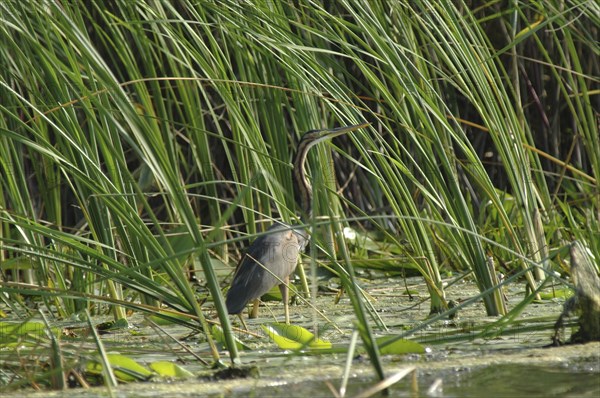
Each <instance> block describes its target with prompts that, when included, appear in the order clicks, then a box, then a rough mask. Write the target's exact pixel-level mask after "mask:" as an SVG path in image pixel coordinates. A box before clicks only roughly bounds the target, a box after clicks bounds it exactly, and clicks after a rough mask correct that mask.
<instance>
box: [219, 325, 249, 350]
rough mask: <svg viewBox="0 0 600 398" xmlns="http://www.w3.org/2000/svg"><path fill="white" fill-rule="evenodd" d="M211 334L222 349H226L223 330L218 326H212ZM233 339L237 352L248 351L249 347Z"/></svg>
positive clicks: (235, 338)
mask: <svg viewBox="0 0 600 398" xmlns="http://www.w3.org/2000/svg"><path fill="white" fill-rule="evenodd" d="M211 332H212V335H213V337H214V338H215V340H216V341H217V342H218V343H219V344H221V345H222V346H223V347H227V344H226V342H225V335H224V334H223V329H222V328H221V327H220V326H219V325H213V327H212V329H211ZM233 339H234V341H235V344H236V346H237V348H238V350H250V347H248V346H247V345H246V344H244V343H242V342H241V341H240V340H238V338H237V337H234V338H233Z"/></svg>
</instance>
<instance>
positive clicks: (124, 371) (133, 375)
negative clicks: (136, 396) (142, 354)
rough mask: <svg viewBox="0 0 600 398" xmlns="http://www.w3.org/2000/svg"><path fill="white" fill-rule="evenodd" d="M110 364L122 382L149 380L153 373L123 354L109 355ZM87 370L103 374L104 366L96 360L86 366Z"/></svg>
mask: <svg viewBox="0 0 600 398" xmlns="http://www.w3.org/2000/svg"><path fill="white" fill-rule="evenodd" d="M106 356H107V358H108V362H109V363H110V365H111V366H112V368H113V371H114V373H115V376H116V377H117V378H118V379H119V380H121V381H137V380H148V379H149V378H150V377H151V376H152V372H151V371H150V370H149V369H147V368H145V367H143V366H142V365H140V364H139V363H137V362H136V361H135V360H133V359H131V358H129V357H127V356H125V355H121V354H107V355H106ZM86 370H87V371H88V372H90V373H92V374H102V364H101V363H99V362H98V361H96V360H93V361H89V362H88V363H87V364H86Z"/></svg>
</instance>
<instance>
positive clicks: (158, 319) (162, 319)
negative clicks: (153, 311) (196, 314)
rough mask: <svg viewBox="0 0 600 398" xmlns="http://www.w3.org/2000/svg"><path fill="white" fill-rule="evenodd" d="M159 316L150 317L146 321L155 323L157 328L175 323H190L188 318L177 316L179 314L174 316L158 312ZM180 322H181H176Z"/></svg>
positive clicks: (169, 313)
mask: <svg viewBox="0 0 600 398" xmlns="http://www.w3.org/2000/svg"><path fill="white" fill-rule="evenodd" d="M159 313H160V314H161V315H160V316H159V315H150V316H149V317H148V319H150V320H151V321H152V322H154V323H156V324H157V325H159V326H165V325H172V324H174V323H175V324H177V323H181V322H184V323H187V322H189V321H190V317H189V316H184V315H179V314H174V313H172V312H167V311H164V312H163V311H160V312H159ZM178 321H181V322H178Z"/></svg>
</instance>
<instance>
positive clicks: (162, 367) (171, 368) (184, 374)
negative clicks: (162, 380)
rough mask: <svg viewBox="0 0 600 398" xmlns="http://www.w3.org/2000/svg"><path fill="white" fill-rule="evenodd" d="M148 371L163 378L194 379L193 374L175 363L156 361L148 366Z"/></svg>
mask: <svg viewBox="0 0 600 398" xmlns="http://www.w3.org/2000/svg"><path fill="white" fill-rule="evenodd" d="M149 366H150V369H152V370H153V371H155V372H156V373H158V374H159V375H160V376H163V377H174V378H178V379H179V378H181V379H184V378H188V377H194V374H193V373H192V372H190V371H189V370H187V369H185V368H182V367H181V366H179V365H177V364H176V363H173V362H169V361H156V362H152V363H150V364H149Z"/></svg>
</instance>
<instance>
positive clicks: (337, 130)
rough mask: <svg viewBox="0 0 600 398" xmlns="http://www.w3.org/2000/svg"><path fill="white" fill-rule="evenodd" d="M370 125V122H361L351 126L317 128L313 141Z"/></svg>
mask: <svg viewBox="0 0 600 398" xmlns="http://www.w3.org/2000/svg"><path fill="white" fill-rule="evenodd" d="M370 125H371V123H361V124H355V125H353V126H342V127H336V128H333V129H323V130H318V131H317V133H318V138H317V139H316V140H315V143H317V142H320V141H322V140H324V139H330V138H333V137H337V136H339V135H342V134H346V133H349V132H351V131H354V130H358V129H362V128H365V127H367V126H370Z"/></svg>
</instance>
